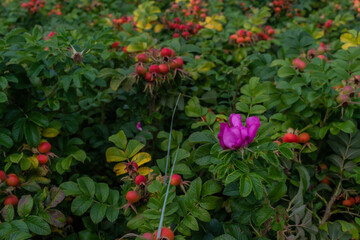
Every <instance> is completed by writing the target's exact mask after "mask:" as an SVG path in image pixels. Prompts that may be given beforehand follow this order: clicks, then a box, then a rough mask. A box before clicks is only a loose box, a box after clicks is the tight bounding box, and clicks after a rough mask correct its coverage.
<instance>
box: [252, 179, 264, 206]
mask: <svg viewBox="0 0 360 240" xmlns="http://www.w3.org/2000/svg"><path fill="white" fill-rule="evenodd" d="M250 179H251V183H252V188H253V190H254V194H255V197H256V199H258V200H260V199H261V198H262V197H263V192H264V191H263V185H262V183H261V179H260V177H258V176H257V175H256V174H250Z"/></svg>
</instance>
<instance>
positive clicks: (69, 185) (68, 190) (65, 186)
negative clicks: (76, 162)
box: [60, 181, 81, 196]
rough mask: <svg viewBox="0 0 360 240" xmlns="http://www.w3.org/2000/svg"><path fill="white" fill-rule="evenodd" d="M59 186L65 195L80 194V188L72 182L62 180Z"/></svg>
mask: <svg viewBox="0 0 360 240" xmlns="http://www.w3.org/2000/svg"><path fill="white" fill-rule="evenodd" d="M60 188H61V189H62V190H63V191H64V192H65V194H66V196H69V195H80V194H81V190H80V188H79V186H78V185H77V184H76V183H74V182H71V181H70V182H64V183H62V184H61V185H60Z"/></svg>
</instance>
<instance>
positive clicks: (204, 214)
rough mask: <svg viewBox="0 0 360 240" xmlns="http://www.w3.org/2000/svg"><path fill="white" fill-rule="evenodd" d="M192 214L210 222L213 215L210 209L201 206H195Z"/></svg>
mask: <svg viewBox="0 0 360 240" xmlns="http://www.w3.org/2000/svg"><path fill="white" fill-rule="evenodd" d="M191 214H192V215H193V216H194V217H196V218H197V219H199V220H200V221H203V222H210V220H211V216H210V214H209V212H208V211H206V210H205V209H203V208H201V207H195V208H193V209H192V210H191Z"/></svg>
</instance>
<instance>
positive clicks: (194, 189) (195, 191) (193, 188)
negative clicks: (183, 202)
mask: <svg viewBox="0 0 360 240" xmlns="http://www.w3.org/2000/svg"><path fill="white" fill-rule="evenodd" d="M201 184H202V181H201V178H199V177H198V178H196V179H195V180H193V181H192V182H191V185H190V187H189V190H188V191H187V193H186V195H188V196H189V197H190V199H192V200H193V201H200V194H201Z"/></svg>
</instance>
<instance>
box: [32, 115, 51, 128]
mask: <svg viewBox="0 0 360 240" xmlns="http://www.w3.org/2000/svg"><path fill="white" fill-rule="evenodd" d="M29 120H30V121H32V122H33V123H35V124H37V125H38V126H40V127H47V126H49V120H48V118H47V117H46V116H45V115H43V114H41V113H39V112H31V113H30V114H29Z"/></svg>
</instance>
